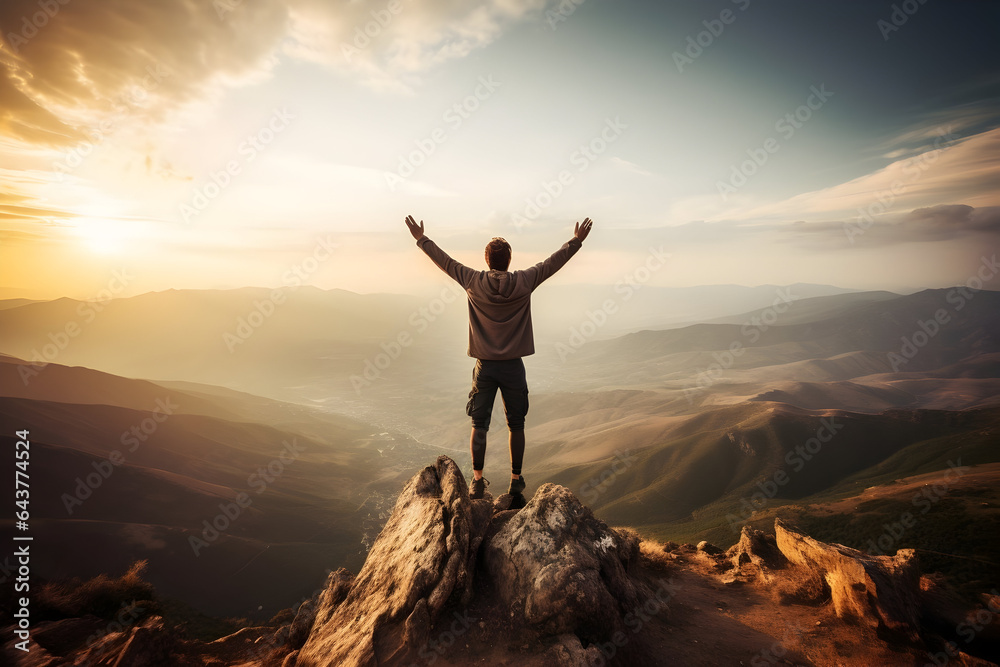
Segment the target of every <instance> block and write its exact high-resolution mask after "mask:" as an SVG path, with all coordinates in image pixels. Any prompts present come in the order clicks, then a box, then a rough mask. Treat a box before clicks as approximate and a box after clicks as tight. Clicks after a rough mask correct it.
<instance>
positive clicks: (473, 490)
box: [469, 477, 490, 500]
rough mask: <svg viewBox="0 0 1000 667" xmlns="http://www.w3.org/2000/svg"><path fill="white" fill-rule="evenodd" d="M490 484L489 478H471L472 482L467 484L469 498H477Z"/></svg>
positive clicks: (480, 496)
mask: <svg viewBox="0 0 1000 667" xmlns="http://www.w3.org/2000/svg"><path fill="white" fill-rule="evenodd" d="M489 485H490V480H488V479H486V478H485V477H482V478H480V479H476V478H473V479H472V482H471V483H470V484H469V498H472V499H473V500H479V499H480V498H482V497H483V494H484V493H486V487H487V486H489Z"/></svg>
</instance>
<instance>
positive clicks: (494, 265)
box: [486, 236, 510, 271]
mask: <svg viewBox="0 0 1000 667" xmlns="http://www.w3.org/2000/svg"><path fill="white" fill-rule="evenodd" d="M486 264H487V265H488V266H489V267H490V268H491V269H493V270H495V271H506V270H507V267H508V266H510V244H509V243H507V241H505V240H504V239H502V238H500V237H499V236H494V237H493V240H492V241H490V242H489V243H488V244H487V245H486Z"/></svg>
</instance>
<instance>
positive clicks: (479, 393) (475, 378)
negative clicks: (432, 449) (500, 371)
mask: <svg viewBox="0 0 1000 667" xmlns="http://www.w3.org/2000/svg"><path fill="white" fill-rule="evenodd" d="M497 387H498V385H497V383H496V380H495V379H494V378H492V377H491V375H490V373H489V364H488V363H484V362H483V360H481V359H477V360H476V366H475V368H473V369H472V390H471V391H470V392H469V402H468V404H467V405H466V406H465V412H466V414H468V415H469V417H471V418H472V433H471V435H470V436H469V451H470V453H471V454H472V476H473V478H474V479H482V478H483V465H484V463H485V459H486V434H487V432H488V431H489V430H490V418H491V416H492V415H493V401H494V400H495V399H496V395H497Z"/></svg>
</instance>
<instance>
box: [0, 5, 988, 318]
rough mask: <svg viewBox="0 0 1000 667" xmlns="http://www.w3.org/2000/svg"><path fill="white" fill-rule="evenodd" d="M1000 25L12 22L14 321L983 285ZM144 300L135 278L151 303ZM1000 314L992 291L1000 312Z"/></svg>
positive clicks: (732, 17) (662, 16)
mask: <svg viewBox="0 0 1000 667" xmlns="http://www.w3.org/2000/svg"><path fill="white" fill-rule="evenodd" d="M998 28H1000V6H998V5H997V4H996V3H989V2H975V1H968V2H953V3H946V2H940V1H935V0H927V1H925V2H923V3H921V2H920V1H919V0H908V1H907V2H902V3H891V2H877V1H876V2H864V3H862V2H843V1H831V2H825V1H823V2H820V1H817V2H809V3H804V2H792V1H785V2H781V1H774V2H767V3H764V2H762V1H760V0H732V1H729V0H725V1H724V0H717V1H714V2H704V1H702V2H670V3H664V2H652V1H645V2H640V1H632V0H615V1H614V2H612V1H610V0H560V1H556V0H486V1H485V2H478V3H469V2H461V1H459V0H370V1H367V2H363V1H361V2H332V1H321V0H213V1H209V0H206V1H205V2H181V1H168V0H163V1H162V2H156V3H138V2H129V1H128V0H69V1H68V2H66V3H65V4H61V3H60V2H59V1H57V0H53V2H51V3H46V2H38V1H37V0H35V1H24V0H6V1H5V2H4V3H2V5H0V36H2V50H0V71H2V75H0V176H2V178H0V272H2V275H0V298H15V297H21V298H34V299H52V298H58V297H62V296H69V297H73V298H81V299H83V298H89V297H91V296H92V295H94V294H97V293H99V292H101V291H102V290H105V289H107V288H108V286H109V285H114V291H115V293H116V295H120V296H129V295H133V294H139V293H144V292H148V291H159V290H165V289H183V288H199V289H209V288H212V289H216V288H237V287H242V286H247V285H254V286H274V287H280V286H287V285H289V284H291V283H292V282H296V283H298V284H301V283H308V284H312V285H315V286H317V287H320V288H324V289H330V288H343V289H348V290H352V291H355V292H362V293H368V292H400V293H419V292H421V291H423V290H428V289H434V288H436V286H439V285H441V284H442V282H443V280H444V277H443V274H442V273H441V272H440V271H439V270H438V269H437V268H436V267H434V266H433V265H432V264H431V263H430V262H429V260H428V259H427V258H426V257H425V256H423V253H421V252H420V251H419V249H418V248H416V246H415V245H414V241H413V239H412V237H410V236H409V234H408V232H407V231H406V227H405V225H404V223H403V219H404V217H405V216H406V215H408V214H412V215H413V216H414V217H415V218H416V219H418V220H423V221H424V223H425V229H426V232H427V235H428V236H429V237H430V238H432V239H434V240H435V241H436V242H437V243H438V244H439V245H441V246H442V247H443V248H444V249H445V250H446V251H447V252H449V253H451V254H452V255H453V256H454V257H455V258H456V259H458V260H459V261H461V262H463V263H465V264H467V265H469V266H473V267H474V268H485V264H484V261H483V248H484V246H485V244H486V243H487V242H488V241H489V239H490V238H491V237H493V236H504V237H505V238H507V239H508V241H510V242H511V245H512V246H513V249H514V252H513V260H512V265H511V268H512V269H516V268H525V267H527V266H530V265H531V264H534V263H536V262H538V261H541V260H543V259H544V258H545V257H547V256H548V255H549V254H550V253H552V252H554V251H555V250H556V249H558V247H559V246H560V245H561V244H562V243H564V242H565V241H567V240H568V239H569V238H570V237H571V235H572V233H573V227H574V223H575V222H576V221H580V220H582V219H584V218H585V217H590V218H592V219H593V220H594V230H593V232H592V233H591V235H590V238H588V239H587V241H586V243H585V245H584V249H583V251H581V253H579V254H578V255H577V256H576V257H575V258H574V259H573V261H572V262H571V263H570V264H569V265H567V267H566V268H564V269H563V270H562V271H561V272H560V274H559V275H558V276H557V278H556V279H558V280H560V281H561V282H564V283H567V284H573V283H576V284H611V283H614V282H616V281H617V280H620V279H621V278H622V277H623V276H628V275H632V274H634V272H635V271H636V269H637V268H638V267H640V266H643V265H644V263H646V262H647V261H648V259H649V257H650V256H651V253H652V254H655V253H659V255H657V256H662V255H663V254H664V253H668V254H669V256H670V258H669V261H668V262H667V263H666V265H665V266H663V267H662V268H661V269H659V270H657V271H656V272H655V273H653V274H652V275H651V276H650V277H649V282H650V283H651V284H657V285H662V286H689V285H703V284H741V285H748V286H754V285H760V284H791V283H796V282H806V283H821V284H831V285H837V286H840V287H845V288H853V289H891V290H900V291H902V290H914V289H920V288H925V287H945V286H950V285H956V284H961V283H964V282H966V280H967V279H968V278H969V277H970V276H972V275H974V274H975V272H976V270H977V267H978V266H979V265H980V264H981V262H982V258H983V257H986V258H989V257H991V256H992V255H993V254H995V253H996V250H997V245H998V240H1000V187H998V186H1000V157H998V156H1000V50H998V49H996V47H995V38H996V34H997V31H998ZM122 276H126V278H125V279H123V278H122ZM994 288H995V286H994Z"/></svg>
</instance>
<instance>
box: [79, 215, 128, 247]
mask: <svg viewBox="0 0 1000 667" xmlns="http://www.w3.org/2000/svg"><path fill="white" fill-rule="evenodd" d="M76 235H77V236H78V237H79V239H80V242H81V243H82V245H83V246H85V247H86V248H88V249H89V250H90V251H91V252H95V253H98V254H101V255H111V254H118V253H121V252H122V251H124V250H125V245H126V241H127V240H128V234H127V232H126V229H125V227H124V225H123V224H122V223H120V222H112V221H109V220H94V219H88V220H82V221H80V223H79V224H78V225H77V227H76Z"/></svg>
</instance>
